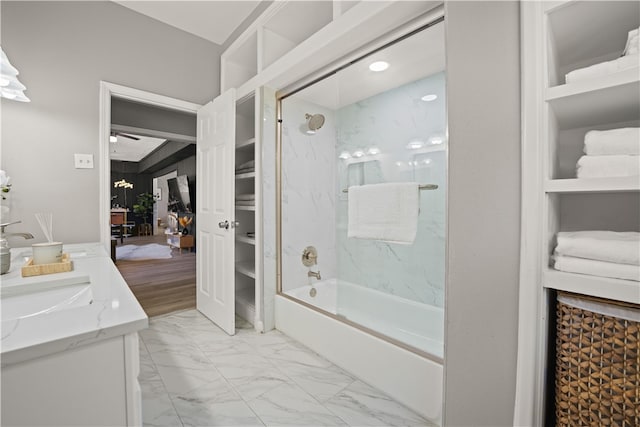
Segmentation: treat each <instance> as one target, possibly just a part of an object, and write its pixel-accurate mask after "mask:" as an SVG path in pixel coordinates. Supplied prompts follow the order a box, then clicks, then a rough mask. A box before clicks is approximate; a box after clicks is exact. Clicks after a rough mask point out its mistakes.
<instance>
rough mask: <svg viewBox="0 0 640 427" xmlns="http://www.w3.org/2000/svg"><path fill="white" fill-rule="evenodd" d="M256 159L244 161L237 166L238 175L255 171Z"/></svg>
mask: <svg viewBox="0 0 640 427" xmlns="http://www.w3.org/2000/svg"><path fill="white" fill-rule="evenodd" d="M255 166H256V161H255V160H249V161H248V162H244V163H242V164H241V165H238V166H236V175H240V174H242V173H249V172H255V171H256V169H255Z"/></svg>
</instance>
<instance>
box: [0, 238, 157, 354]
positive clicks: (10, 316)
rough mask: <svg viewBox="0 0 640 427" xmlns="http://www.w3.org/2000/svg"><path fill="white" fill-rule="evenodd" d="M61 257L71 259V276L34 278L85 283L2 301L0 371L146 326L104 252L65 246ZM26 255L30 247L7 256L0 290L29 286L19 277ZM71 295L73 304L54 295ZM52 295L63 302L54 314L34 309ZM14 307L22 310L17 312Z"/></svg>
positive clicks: (90, 246)
mask: <svg viewBox="0 0 640 427" xmlns="http://www.w3.org/2000/svg"><path fill="white" fill-rule="evenodd" d="M63 251H64V252H66V253H69V254H70V256H71V259H72V261H73V264H74V268H73V272H70V273H58V274H50V275H46V276H39V277H42V278H46V279H49V278H53V277H54V276H59V277H63V276H62V275H67V276H68V277H75V278H78V277H80V276H84V277H85V278H86V276H88V277H89V281H90V283H89V284H76V285H74V286H75V288H74V287H72V286H70V287H67V288H58V289H56V290H53V291H49V294H48V295H46V294H40V293H38V292H36V293H32V294H25V295H19V296H6V297H3V298H2V299H1V300H0V301H1V302H0V303H1V305H2V311H1V313H2V322H1V327H0V332H1V340H0V347H1V355H2V357H1V360H2V366H7V365H10V364H14V363H18V362H23V361H26V360H30V359H34V358H37V357H42V356H45V355H48V354H52V353H57V352H60V351H65V350H70V349H73V348H75V347H78V346H82V345H86V344H90V343H93V342H97V341H101V340H105V339H109V338H112V337H117V336H120V335H124V334H128V333H131V332H136V331H138V330H140V329H144V328H146V327H147V326H148V318H147V315H146V314H145V312H144V311H143V310H142V307H140V304H139V303H138V301H137V300H136V298H135V297H134V295H133V293H132V292H131V290H130V289H129V287H128V286H127V284H126V282H125V281H124V279H123V278H122V276H121V275H120V272H119V271H118V269H117V268H116V266H115V265H114V264H113V262H112V261H111V258H110V257H109V255H108V254H107V251H106V250H105V249H104V247H103V246H101V245H100V244H99V243H86V244H73V245H64V248H63ZM30 252H31V248H29V247H27V248H14V249H12V250H11V257H12V261H11V269H10V270H9V272H8V273H7V274H5V275H3V276H0V285H2V286H5V285H15V284H16V283H17V282H18V283H19V282H20V281H22V280H25V281H28V280H33V279H32V278H21V276H20V269H21V267H22V265H23V264H24V262H25V259H26V258H27V257H28V256H30ZM79 281H82V280H79ZM74 290H78V291H77V292H76V294H77V295H74V298H75V299H70V298H67V297H66V296H63V297H58V296H57V295H58V294H54V292H58V293H59V294H60V295H62V294H63V292H67V294H69V293H73V292H74ZM51 295H55V297H56V298H66V299H67V301H66V302H63V303H61V304H58V306H57V307H56V308H55V309H53V310H52V309H48V308H46V307H45V306H46V304H47V302H46V301H45V302H44V304H45V306H43V307H45V309H43V310H40V309H39V308H37V307H38V304H43V302H42V301H39V300H38V298H40V299H41V300H42V299H46V298H45V297H47V298H48V297H50V296H51ZM83 298H84V300H83ZM68 301H71V302H68ZM30 306H33V307H34V308H33V309H31V310H27V311H26V312H25V311H24V307H27V308H28V309H29V308H31V307H30ZM16 307H23V308H22V309H21V310H22V311H20V309H17V308H16ZM15 313H22V314H15ZM25 313H27V314H25Z"/></svg>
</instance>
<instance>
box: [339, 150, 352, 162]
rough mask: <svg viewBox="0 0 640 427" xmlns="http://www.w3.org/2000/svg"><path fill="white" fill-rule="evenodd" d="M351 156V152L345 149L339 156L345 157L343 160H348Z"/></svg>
mask: <svg viewBox="0 0 640 427" xmlns="http://www.w3.org/2000/svg"><path fill="white" fill-rule="evenodd" d="M350 157H351V154H349V153H348V152H347V151H343V152H342V153H340V155H339V156H338V158H340V159H343V160H347V159H348V158H350Z"/></svg>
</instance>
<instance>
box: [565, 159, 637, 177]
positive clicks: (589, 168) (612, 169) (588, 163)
mask: <svg viewBox="0 0 640 427" xmlns="http://www.w3.org/2000/svg"><path fill="white" fill-rule="evenodd" d="M638 175H640V156H624V155H618V156H582V157H580V159H578V164H577V165H576V176H577V177H578V178H612V177H620V176H638Z"/></svg>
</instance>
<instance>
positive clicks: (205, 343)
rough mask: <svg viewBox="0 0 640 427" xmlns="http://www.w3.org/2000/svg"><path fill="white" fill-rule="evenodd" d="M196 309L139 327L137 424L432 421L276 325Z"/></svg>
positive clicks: (175, 426)
mask: <svg viewBox="0 0 640 427" xmlns="http://www.w3.org/2000/svg"><path fill="white" fill-rule="evenodd" d="M236 330H237V332H236V335H235V336H233V337H230V336H228V335H227V334H225V333H224V332H223V331H222V330H221V329H219V328H218V327H217V326H215V325H214V324H213V323H211V322H210V321H209V320H208V319H207V318H205V317H204V316H203V315H202V314H200V313H199V312H198V311H196V310H187V311H181V312H177V313H172V314H168V315H165V316H161V317H154V318H151V319H150V321H149V328H148V329H145V330H143V331H141V332H140V338H141V339H140V386H141V389H142V413H143V424H144V426H149V427H151V426H171V427H180V426H287V425H288V426H432V424H430V423H429V422H428V421H426V420H424V419H423V418H422V417H420V416H419V415H418V414H416V413H415V412H413V411H411V410H409V409H408V408H406V407H404V406H403V405H401V404H399V403H397V402H395V401H394V400H393V399H391V398H389V397H388V396H386V395H384V394H383V393H381V392H380V391H378V390H376V389H374V388H372V387H370V386H369V385H367V384H365V383H364V382H362V381H360V380H358V379H356V378H354V377H353V376H351V375H349V374H348V373H346V372H345V371H343V370H342V369H340V368H338V367H337V366H335V365H333V364H332V363H331V362H329V361H327V360H326V359H324V358H322V357H321V356H319V355H318V354H316V353H314V352H313V351H311V350H310V349H308V348H307V347H305V346H303V345H302V344H300V343H298V342H296V341H294V340H293V339H291V338H289V337H287V336H286V335H284V334H282V333H280V332H279V331H270V332H268V333H265V334H258V333H256V332H255V331H254V330H253V328H252V326H251V325H250V324H248V323H247V322H245V321H243V320H242V319H239V318H237V319H236Z"/></svg>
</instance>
